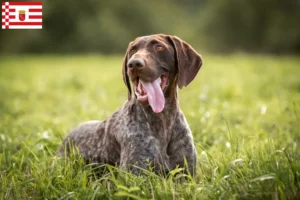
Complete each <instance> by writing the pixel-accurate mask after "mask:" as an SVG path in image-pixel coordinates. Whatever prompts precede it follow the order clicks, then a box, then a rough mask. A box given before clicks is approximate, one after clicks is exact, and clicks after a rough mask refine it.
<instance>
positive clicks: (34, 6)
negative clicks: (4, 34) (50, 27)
mask: <svg viewBox="0 0 300 200" xmlns="http://www.w3.org/2000/svg"><path fill="white" fill-rule="evenodd" d="M42 23H43V18H42V2H32V1H28V2H2V29H42V27H43V24H42Z"/></svg>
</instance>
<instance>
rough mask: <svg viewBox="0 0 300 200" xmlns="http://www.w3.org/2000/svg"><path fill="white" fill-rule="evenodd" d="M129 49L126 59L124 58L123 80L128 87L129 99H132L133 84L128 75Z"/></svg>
mask: <svg viewBox="0 0 300 200" xmlns="http://www.w3.org/2000/svg"><path fill="white" fill-rule="evenodd" d="M128 50H129V48H128V49H127V51H126V54H125V57H124V60H123V67H122V73H123V81H124V83H125V85H126V87H127V89H128V101H130V100H131V85H130V80H129V77H128V75H127V55H128Z"/></svg>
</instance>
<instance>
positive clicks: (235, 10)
mask: <svg viewBox="0 0 300 200" xmlns="http://www.w3.org/2000/svg"><path fill="white" fill-rule="evenodd" d="M155 33H165V34H172V35H177V36H179V37H180V38H182V39H183V40H185V41H187V42H188V43H190V44H192V46H193V47H195V48H196V49H197V50H199V51H200V52H201V53H203V52H204V51H205V52H217V53H234V52H251V53H268V54H269V53H271V54H299V53H300V1H299V0H284V1H283V0H226V1H224V0H164V1H159V0H152V1H142V0H126V1H122V0H115V1H104V0H85V1H74V0H63V1H59V0H45V1H43V29H42V30H1V31H0V44H1V45H0V54H2V55H5V54H23V53H28V54H29V53H47V54H49V53H50V54H52V53H58V54H69V53H72V54H73V53H86V52H89V53H102V54H121V53H124V51H125V49H126V47H127V45H128V43H129V41H132V40H133V39H134V38H135V37H137V36H142V35H149V34H155Z"/></svg>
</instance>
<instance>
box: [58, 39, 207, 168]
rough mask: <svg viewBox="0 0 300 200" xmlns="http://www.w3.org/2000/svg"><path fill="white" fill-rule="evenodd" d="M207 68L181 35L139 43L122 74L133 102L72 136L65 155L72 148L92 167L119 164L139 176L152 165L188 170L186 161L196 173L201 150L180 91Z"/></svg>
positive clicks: (130, 52) (134, 44)
mask: <svg viewBox="0 0 300 200" xmlns="http://www.w3.org/2000/svg"><path fill="white" fill-rule="evenodd" d="M201 65H202V59H201V56H200V55H199V54H198V53H197V52H196V51H195V50H194V49H193V48H192V47H191V46H190V45H189V44H187V43H186V42H184V41H182V40H181V39H179V38H178V37H176V36H169V35H163V34H158V35H150V36H143V37H138V38H136V39H135V40H134V41H133V42H131V43H130V44H129V46H128V49H127V52H126V55H125V59H124V62H123V69H122V72H123V80H124V82H125V84H126V86H127V89H128V101H127V102H125V104H124V105H123V106H122V107H121V108H120V109H119V110H118V111H116V112H115V113H113V114H112V116H111V117H109V118H108V119H106V120H104V121H92V122H86V123H84V124H81V125H80V126H79V127H77V128H76V129H74V130H73V131H71V133H70V134H69V135H68V136H67V137H66V139H65V140H64V141H63V144H62V146H61V148H60V153H61V154H62V155H66V154H69V153H70V145H69V144H70V143H71V144H72V145H75V146H76V147H78V149H79V151H80V154H81V156H82V157H83V158H84V160H85V161H86V162H88V163H90V162H93V163H99V164H110V165H118V166H120V167H121V168H125V169H129V170H131V171H132V172H133V173H135V174H138V173H139V172H140V168H144V169H148V168H149V167H150V166H151V168H154V170H155V171H157V172H159V171H161V170H163V171H165V170H172V169H174V168H176V166H178V167H184V168H186V165H185V160H186V163H187V168H186V170H188V171H189V172H190V173H191V174H194V173H195V171H196V150H195V146H194V142H193V136H192V133H191V130H190V128H189V126H188V124H187V122H186V119H185V117H184V114H183V113H182V111H181V109H180V107H179V100H178V94H177V86H178V87H179V88H182V87H183V86H187V85H188V84H189V83H190V82H191V81H192V80H193V79H194V78H195V76H196V74H197V73H198V71H199V69H200V67H201ZM131 83H132V84H133V88H132V87H131ZM132 89H133V91H134V94H132V93H133V92H132ZM149 163H150V165H149Z"/></svg>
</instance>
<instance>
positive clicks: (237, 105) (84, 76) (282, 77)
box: [0, 55, 300, 199]
mask: <svg viewBox="0 0 300 200" xmlns="http://www.w3.org/2000/svg"><path fill="white" fill-rule="evenodd" d="M0 59H1V62H0V179H1V181H0V199H120V198H123V199H297V198H300V146H299V145H300V59H299V58H296V57H271V56H249V55H231V56H212V55H210V56H209V55H208V56H205V55H204V66H203V68H202V69H201V70H200V72H199V74H198V76H197V77H196V79H195V81H193V82H192V84H191V85H190V86H188V87H187V88H184V89H183V90H181V91H180V105H181V108H182V110H183V111H184V113H185V115H186V118H187V121H188V123H189V124H190V127H191V129H192V131H193V135H194V140H195V143H196V147H197V151H198V163H197V170H198V173H197V176H196V177H195V179H191V178H190V177H189V176H187V177H186V178H184V179H182V177H180V176H179V175H173V174H175V172H176V171H173V172H172V174H171V175H170V176H169V177H167V178H164V177H159V176H157V175H155V174H152V173H150V172H147V175H143V176H140V177H136V176H133V175H131V174H129V173H126V172H122V171H120V170H118V169H114V168H112V167H109V168H108V169H109V172H107V173H104V174H103V175H102V176H100V177H98V178H95V176H94V175H93V171H92V170H91V166H86V165H84V163H83V162H82V160H80V159H78V158H75V157H74V158H71V159H66V160H65V159H62V158H60V157H59V156H58V155H57V153H56V151H57V149H58V147H59V145H60V143H61V141H62V139H63V138H64V137H65V136H66V134H67V133H68V131H69V130H70V129H71V128H73V127H75V126H77V125H78V124H79V123H81V122H84V121H86V120H92V119H104V118H106V117H108V116H109V115H110V114H111V113H112V112H114V111H115V110H117V109H118V108H119V107H120V106H122V104H123V103H124V101H125V100H126V97H127V92H126V87H125V85H124V84H123V82H122V77H121V63H122V58H121V57H113V56H111V57H104V56H96V55H93V56H74V57H72V56H63V57H59V56H25V57H2V58H0ZM178 170H179V169H178Z"/></svg>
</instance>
